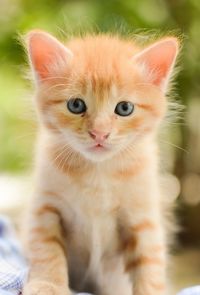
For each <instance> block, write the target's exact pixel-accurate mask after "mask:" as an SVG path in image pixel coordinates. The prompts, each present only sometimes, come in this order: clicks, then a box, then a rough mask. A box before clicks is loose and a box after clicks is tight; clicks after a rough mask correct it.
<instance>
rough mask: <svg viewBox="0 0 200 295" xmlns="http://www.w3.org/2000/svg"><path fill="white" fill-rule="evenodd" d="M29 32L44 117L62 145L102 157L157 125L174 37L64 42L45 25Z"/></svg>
mask: <svg viewBox="0 0 200 295" xmlns="http://www.w3.org/2000/svg"><path fill="white" fill-rule="evenodd" d="M27 40H28V54H29V57H30V62H31V67H32V69H33V72H34V75H35V79H36V84H37V105H38V110H39V113H40V117H41V119H42V124H43V125H44V126H45V127H46V128H47V129H48V130H49V132H51V133H52V134H54V136H55V138H57V139H58V140H60V142H62V144H63V145H67V144H68V145H70V146H71V148H72V149H74V150H76V151H78V152H79V153H81V154H82V155H83V156H85V157H86V158H88V159H90V160H93V161H102V160H105V159H107V158H109V157H111V156H113V155H114V154H117V153H118V152H120V151H122V150H125V149H127V150H128V149H130V148H131V147H132V146H133V145H135V144H137V142H138V141H140V140H141V139H142V138H144V137H146V136H149V135H152V134H154V133H155V131H156V129H157V126H158V125H159V122H160V121H161V119H162V118H163V116H164V115H165V111H166V99H165V93H166V91H167V86H168V82H169V79H170V77H171V73H172V70H173V67H174V64H175V60H176V57H177V53H178V47H179V46H178V40H177V39H176V38H175V37H166V38H163V39H161V40H159V41H156V42H154V43H153V44H151V45H150V46H148V47H146V48H140V47H137V46H136V45H135V44H134V42H131V41H125V40H121V39H119V38H118V37H111V36H108V35H98V36H87V37H85V38H80V39H74V40H72V41H71V42H69V43H68V45H67V47H65V46H64V45H63V44H62V43H60V42H59V41H58V40H57V39H55V38H54V37H52V36H51V35H49V34H48V33H45V32H41V31H32V32H30V33H29V34H28V38H27Z"/></svg>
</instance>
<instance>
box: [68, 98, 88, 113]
mask: <svg viewBox="0 0 200 295" xmlns="http://www.w3.org/2000/svg"><path fill="white" fill-rule="evenodd" d="M67 108H68V110H69V111H70V112H71V113H73V114H77V115H78V114H82V113H85V112H86V109H87V107H86V104H85V102H84V101H83V100H82V99H80V98H71V99H69V100H68V101H67Z"/></svg>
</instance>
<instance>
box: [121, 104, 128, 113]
mask: <svg viewBox="0 0 200 295" xmlns="http://www.w3.org/2000/svg"><path fill="white" fill-rule="evenodd" d="M122 108H123V111H125V112H126V111H127V110H128V104H127V103H124V104H123V105H122Z"/></svg>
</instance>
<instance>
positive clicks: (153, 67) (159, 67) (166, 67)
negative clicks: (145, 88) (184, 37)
mask: <svg viewBox="0 0 200 295" xmlns="http://www.w3.org/2000/svg"><path fill="white" fill-rule="evenodd" d="M177 53H178V42H177V40H176V39H175V38H168V39H165V40H161V41H158V42H156V43H155V44H153V45H152V46H150V47H148V48H147V49H145V50H144V51H142V52H141V53H139V54H138V55H137V57H136V60H138V61H139V62H140V63H142V64H144V65H145V66H146V68H147V70H148V71H149V73H152V79H153V84H155V85H157V86H161V84H162V82H163V80H165V79H168V78H169V75H170V72H171V70H172V68H173V66H174V62H175V59H176V56H177Z"/></svg>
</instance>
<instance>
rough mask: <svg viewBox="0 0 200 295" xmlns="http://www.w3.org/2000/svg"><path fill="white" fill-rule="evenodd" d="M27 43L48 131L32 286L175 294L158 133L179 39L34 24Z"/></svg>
mask: <svg viewBox="0 0 200 295" xmlns="http://www.w3.org/2000/svg"><path fill="white" fill-rule="evenodd" d="M27 48H28V54H29V59H30V63H31V67H32V69H33V73H34V78H35V80H36V85H37V94H36V108H37V112H38V117H39V124H40V129H39V137H38V138H39V139H38V149H37V154H36V164H35V168H36V183H35V192H34V198H33V201H32V203H31V209H30V214H29V220H28V222H27V223H26V226H27V234H26V251H27V259H28V261H29V262H30V275H29V280H28V283H27V284H26V286H25V288H24V290H23V295H36V294H40V295H70V294H71V290H75V291H77V292H88V293H93V294H96V295H113V292H114V294H115V295H123V294H126V295H167V289H168V286H167V284H166V260H167V257H166V252H167V249H166V233H165V232H166V229H165V225H164V224H165V222H164V212H163V209H162V206H161V205H162V199H163V197H162V195H161V190H160V182H159V172H158V152H157V140H156V134H157V131H158V127H159V126H160V122H161V121H162V120H163V118H164V116H165V113H166V110H167V100H166V97H165V94H166V91H167V85H168V82H169V79H170V77H171V73H172V70H173V67H174V64H175V59H176V56H177V52H178V40H177V39H176V38H174V37H166V38H163V39H161V40H157V41H155V42H154V43H153V44H151V45H148V46H141V45H139V44H137V43H136V42H135V41H134V40H125V39H123V38H120V37H118V36H111V35H101V34H99V35H97V36H85V37H83V38H77V39H72V40H71V41H69V42H68V44H67V45H63V44H62V43H60V42H59V41H58V40H57V39H56V38H54V37H52V36H51V35H49V34H48V33H45V32H42V31H38V30H36V31H32V32H30V33H29V34H28V36H27ZM71 99H81V100H82V103H84V104H85V106H86V108H85V109H84V111H82V112H80V114H75V113H74V112H73V111H72V110H70V108H69V103H70V102H72V100H71ZM76 102H77V101H76ZM79 102H80V101H79ZM122 102H123V111H124V112H126V111H127V109H126V107H127V106H128V108H129V107H131V106H132V112H131V113H128V114H127V113H126V116H124V115H122V113H121V112H122V110H120V112H119V111H118V108H116V106H118V107H119V104H120V103H122ZM124 102H125V103H124ZM74 107H75V108H76V107H77V105H74ZM128 110H129V109H128ZM147 274H148V275H147ZM113 290H114V291H113ZM168 294H169V293H168Z"/></svg>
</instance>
